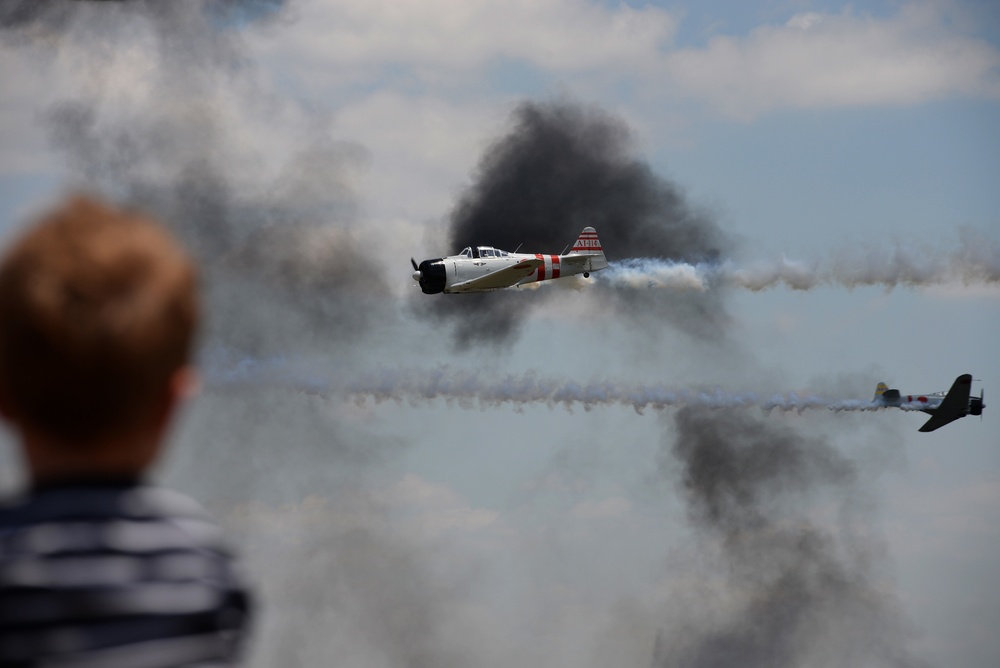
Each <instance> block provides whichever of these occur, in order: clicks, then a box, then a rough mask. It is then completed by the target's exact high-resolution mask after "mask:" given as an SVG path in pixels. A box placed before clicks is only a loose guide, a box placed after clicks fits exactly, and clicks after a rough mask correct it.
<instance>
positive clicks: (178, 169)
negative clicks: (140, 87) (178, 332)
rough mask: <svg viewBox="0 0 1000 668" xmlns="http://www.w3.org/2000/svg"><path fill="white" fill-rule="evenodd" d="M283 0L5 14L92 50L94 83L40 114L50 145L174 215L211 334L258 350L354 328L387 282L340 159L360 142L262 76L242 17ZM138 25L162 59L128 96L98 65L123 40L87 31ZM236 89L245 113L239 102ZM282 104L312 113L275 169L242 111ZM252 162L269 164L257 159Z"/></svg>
mask: <svg viewBox="0 0 1000 668" xmlns="http://www.w3.org/2000/svg"><path fill="white" fill-rule="evenodd" d="M283 5H284V3H283V2H278V1H276V0H273V1H263V0H246V1H242V2H237V1H236V0H203V1H196V2H184V3H173V2H171V3H163V2H151V1H147V0H137V1H135V2H127V3H117V2H116V3H107V2H73V1H68V0H63V1H56V0H53V1H52V2H40V3H35V2H31V3H15V5H14V6H12V7H11V8H8V9H7V11H6V12H5V13H4V14H3V22H4V25H5V26H7V27H8V28H9V29H11V30H13V31H19V32H20V33H21V34H23V35H25V36H27V37H28V38H31V37H32V36H33V35H37V34H43V33H44V34H47V35H49V37H51V36H52V35H58V39H56V40H54V43H55V44H57V45H59V47H60V48H69V49H77V50H80V51H81V52H83V53H85V54H86V55H87V57H89V58H92V59H93V61H94V65H93V68H92V71H91V72H90V76H91V77H92V79H93V80H94V81H95V82H96V83H97V84H98V85H96V86H91V87H90V88H89V92H87V93H85V94H81V95H79V96H76V97H73V98H69V99H65V100H63V101H61V102H59V103H57V104H56V105H54V106H53V107H52V108H50V109H48V110H46V111H44V113H42V114H41V118H42V119H43V122H44V123H45V124H46V125H47V128H48V130H49V135H50V138H51V142H52V145H53V146H54V147H55V149H56V150H57V151H58V152H60V153H61V154H62V155H64V156H65V158H66V162H67V164H68V166H69V168H70V172H71V174H72V175H73V178H74V180H75V181H77V183H78V184H80V185H83V186H84V187H86V188H89V189H93V190H98V191H100V192H103V193H105V194H107V195H109V196H111V197H113V198H115V199H118V200H121V201H125V202H127V203H129V204H131V205H134V206H136V207H138V208H140V209H143V210H146V211H151V212H152V213H154V214H156V215H157V216H158V217H159V218H160V219H161V220H163V221H164V222H165V223H167V224H168V225H169V226H170V227H172V228H173V230H174V231H175V232H176V233H177V234H178V235H179V236H180V237H181V239H182V240H183V241H184V242H185V243H186V244H187V246H188V247H189V248H190V249H191V250H192V251H193V253H194V254H195V255H196V256H197V258H198V259H199V260H200V264H201V268H202V274H203V282H204V284H205V288H206V291H207V294H208V297H209V300H208V301H209V307H208V308H207V309H206V311H207V313H208V323H207V324H208V338H209V342H210V344H212V345H214V346H216V347H225V348H227V349H233V348H235V349H237V350H240V351H243V352H245V353H246V354H248V355H257V356H260V355H268V354H274V353H275V352H276V351H289V350H291V351H298V352H316V351H317V350H323V349H324V348H325V347H328V346H329V344H330V342H338V343H340V344H344V343H349V342H351V341H357V340H359V339H360V338H362V337H363V335H364V333H365V331H366V330H367V329H368V327H369V325H370V323H371V322H372V319H371V316H372V314H374V313H375V312H377V311H379V310H380V309H384V308H385V304H386V302H387V301H388V297H389V292H388V289H387V288H386V286H385V284H384V283H382V282H381V280H380V277H379V275H378V274H377V273H376V274H374V275H371V273H370V272H365V271H363V270H362V267H360V266H359V265H360V260H359V258H361V257H363V254H362V253H361V252H359V249H358V244H357V241H356V236H357V232H356V230H357V223H358V221H357V209H358V207H357V202H356V199H355V196H354V193H353V192H352V190H351V187H350V185H349V184H348V182H349V180H350V179H348V178H345V174H350V173H351V172H352V171H358V170H360V169H361V168H362V167H363V165H364V162H365V159H366V157H365V152H364V150H363V149H362V148H360V147H358V146H355V145H351V144H349V143H347V142H342V141H335V140H333V139H332V137H331V132H330V127H329V123H328V122H327V121H326V120H325V119H324V118H322V116H321V115H320V114H318V113H316V112H307V111H305V110H303V109H302V108H299V107H295V105H293V104H291V103H289V102H287V101H284V100H279V99H276V98H274V97H273V96H269V95H268V94H267V93H265V92H263V91H261V90H260V88H259V85H258V84H257V81H256V79H255V72H254V68H253V65H252V63H250V62H249V61H248V59H247V58H246V57H245V55H244V52H243V51H244V49H243V46H242V43H241V36H240V34H239V31H238V30H236V29H235V28H236V27H237V26H240V27H242V26H243V25H244V24H245V23H246V22H248V21H250V20H260V21H268V20H271V18H272V17H273V16H275V15H276V14H277V11H278V10H280V9H281V7H282V6H283ZM96 38H99V39H96ZM129 40H133V41H132V42H131V44H138V45H139V46H140V47H144V51H145V53H146V54H147V55H152V57H153V58H154V61H153V62H154V63H155V69H154V70H153V72H152V73H151V74H149V75H148V76H146V77H145V80H146V82H148V84H149V86H150V90H149V94H148V95H145V96H143V95H141V94H140V95H134V96H132V97H131V98H129V99H128V100H127V101H126V102H125V103H124V104H123V103H122V102H121V101H120V99H119V98H117V97H116V96H120V95H121V93H120V92H118V91H117V90H116V82H114V81H112V80H111V79H110V77H111V76H113V75H110V74H107V75H105V74H102V72H101V71H100V70H101V67H100V66H101V65H102V64H103V63H105V62H106V59H107V58H114V57H115V55H114V53H113V50H112V53H111V54H110V55H109V53H108V52H107V50H106V48H105V47H102V48H90V47H89V46H88V45H89V44H90V43H91V41H94V42H95V43H99V44H103V45H105V46H107V45H118V44H123V43H128V42H129ZM123 57H124V56H123ZM82 60H83V61H86V60H87V58H83V59H82ZM227 105H228V108H227ZM237 105H239V106H240V107H241V108H240V109H239V111H238V112H237V114H239V113H242V114H244V116H242V117H240V116H239V115H234V112H233V111H232V109H233V108H234V107H236V106H237ZM278 111H285V112H288V113H289V114H290V115H291V116H292V118H294V120H296V121H298V122H299V123H300V124H301V126H302V127H303V128H304V129H297V130H296V134H297V136H295V138H294V139H291V140H288V141H287V143H288V144H289V145H288V146H285V147H283V148H285V149H286V151H285V155H286V156H287V157H286V158H285V159H284V161H283V164H281V165H280V166H279V167H278V168H277V169H274V168H273V166H271V165H267V162H268V161H269V160H270V161H272V162H273V159H271V158H270V157H269V156H267V155H266V154H265V153H263V152H262V151H261V150H258V149H257V148H256V147H254V146H253V145H249V146H248V143H247V141H246V139H245V134H247V130H246V128H244V127H241V124H242V123H246V122H251V123H253V122H257V123H263V124H265V125H266V119H267V118H268V115H269V114H274V113H277V112H278ZM230 124H232V125H234V126H235V127H233V128H230V127H229V126H230ZM274 130H276V131H278V132H279V133H280V132H283V133H285V134H286V135H291V133H290V132H289V131H288V128H287V127H286V128H280V127H279V128H274ZM241 133H242V135H241ZM272 135H273V133H272V130H271V129H270V128H269V131H268V133H267V135H265V136H266V137H267V139H268V141H272V142H273V141H279V142H280V141H281V140H275V139H274V137H273V136H272ZM255 162H256V163H259V164H260V165H261V166H262V167H263V166H267V167H268V168H269V169H270V173H272V174H273V176H271V177H270V178H267V177H261V176H259V175H257V174H254V173H253V170H252V169H250V168H248V165H252V164H254V163H255Z"/></svg>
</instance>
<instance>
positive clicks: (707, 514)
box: [653, 407, 923, 668]
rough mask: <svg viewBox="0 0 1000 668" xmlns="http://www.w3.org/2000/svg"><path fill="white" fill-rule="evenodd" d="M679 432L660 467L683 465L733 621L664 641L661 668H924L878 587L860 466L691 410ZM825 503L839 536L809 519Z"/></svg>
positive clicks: (759, 425)
mask: <svg viewBox="0 0 1000 668" xmlns="http://www.w3.org/2000/svg"><path fill="white" fill-rule="evenodd" d="M674 424H675V427H676V432H677V434H676V441H675V442H674V443H673V445H672V458H669V457H665V458H664V460H663V462H662V463H663V464H664V466H671V464H670V461H676V462H678V463H679V464H680V470H681V477H682V481H683V495H684V498H685V499H686V502H687V506H688V511H689V512H688V515H689V518H690V521H691V523H692V524H693V525H694V526H695V528H696V529H697V530H698V531H699V532H700V533H701V534H702V537H703V538H705V539H706V540H707V541H708V543H709V544H710V545H712V546H714V547H715V548H716V549H717V550H718V554H719V555H721V556H720V559H721V565H720V568H719V569H718V571H717V572H716V576H718V572H722V573H723V574H724V575H723V576H722V577H723V578H724V580H725V586H726V589H727V592H728V593H727V606H726V607H727V611H726V612H725V613H724V614H720V615H717V616H716V618H715V619H713V620H712V621H711V622H701V623H699V624H685V625H683V628H680V629H677V628H675V629H673V630H671V631H664V632H661V634H660V636H659V637H658V639H657V643H656V651H655V658H654V662H653V665H654V668H659V667H661V666H682V667H690V668H722V667H723V666H733V665H740V666H748V667H750V668H754V667H758V666H759V667H761V668H764V667H765V666H766V667H768V668H781V667H784V666H789V667H791V666H803V665H865V666H892V667H897V668H899V667H903V666H907V667H909V666H921V665H923V664H922V663H921V662H919V661H917V660H915V659H914V658H913V657H912V656H910V654H909V652H908V651H907V650H906V648H905V640H906V637H905V633H904V628H903V624H902V621H901V618H900V617H901V616H900V613H899V611H898V610H897V608H896V606H895V605H894V600H893V598H892V596H891V594H890V593H889V592H888V591H887V588H886V585H885V583H880V582H878V581H877V578H876V574H875V568H874V567H875V565H876V564H875V563H874V555H876V554H877V553H878V550H877V546H876V545H872V544H870V543H871V539H870V538H868V537H867V534H866V532H865V531H864V530H863V527H862V526H860V525H862V524H863V522H862V521H861V518H859V517H858V516H857V515H858V512H859V511H858V510H857V508H856V505H857V504H855V503H854V502H853V501H854V499H855V498H856V497H857V496H858V495H859V494H861V493H862V492H863V490H862V489H861V482H860V478H861V477H862V476H860V475H859V471H858V468H857V466H856V464H855V462H854V461H853V460H851V459H849V458H848V457H847V456H845V455H843V454H841V453H840V452H839V451H838V450H837V449H835V448H834V447H833V446H831V445H830V444H829V443H827V442H826V441H825V440H824V439H823V438H819V437H805V436H802V435H801V434H797V433H795V432H794V431H793V430H791V429H789V428H786V427H782V426H775V425H773V424H765V423H764V422H762V421H760V420H759V419H755V418H752V417H750V416H749V415H748V414H746V413H743V412H731V413H726V414H720V413H717V412H711V411H707V410H704V409H698V408H692V407H688V408H683V409H681V410H679V411H678V412H677V414H676V416H675V418H674ZM819 504H822V505H824V506H826V505H828V504H835V505H836V506H838V507H837V510H838V513H839V520H840V522H839V524H840V528H839V530H837V531H833V530H830V529H827V528H825V527H824V526H819V525H818V523H817V522H815V521H814V520H813V519H812V518H811V517H810V512H815V511H816V506H817V505H819Z"/></svg>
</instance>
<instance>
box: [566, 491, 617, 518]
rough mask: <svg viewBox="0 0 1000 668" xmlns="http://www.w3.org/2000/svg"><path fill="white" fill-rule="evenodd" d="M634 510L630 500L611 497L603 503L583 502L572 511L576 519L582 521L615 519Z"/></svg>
mask: <svg viewBox="0 0 1000 668" xmlns="http://www.w3.org/2000/svg"><path fill="white" fill-rule="evenodd" d="M631 509H632V504H631V503H630V502H629V500H628V499H626V498H623V497H620V496H611V497H608V498H606V499H604V500H603V501H581V502H580V503H578V504H576V505H575V506H573V509H572V510H571V511H570V512H571V513H572V514H573V516H574V517H576V518H578V519H582V520H594V519H615V518H618V517H621V516H622V515H625V514H626V513H627V512H629V511H630V510H631Z"/></svg>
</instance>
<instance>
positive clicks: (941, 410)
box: [872, 373, 986, 431]
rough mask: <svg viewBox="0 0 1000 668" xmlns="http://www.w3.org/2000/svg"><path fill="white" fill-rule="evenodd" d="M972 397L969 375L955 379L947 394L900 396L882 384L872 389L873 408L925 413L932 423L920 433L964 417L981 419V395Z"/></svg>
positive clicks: (984, 406)
mask: <svg viewBox="0 0 1000 668" xmlns="http://www.w3.org/2000/svg"><path fill="white" fill-rule="evenodd" d="M971 394H972V375H971V374H967V373H964V374H962V375H961V376H959V377H958V378H956V379H955V382H954V383H952V386H951V389H950V390H948V391H947V392H931V393H929V394H900V393H899V390H894V389H889V386H888V385H886V384H885V383H879V384H878V387H876V388H875V398H874V399H873V400H872V404H873V405H876V406H879V407H893V408H902V409H903V410H906V411H921V412H923V413H928V414H929V415H930V416H931V419H930V420H928V421H927V422H925V423H924V426H922V427H921V428H920V431H934V430H935V429H937V428H938V427H943V426H945V425H946V424H949V423H951V422H954V421H955V420H957V419H959V418H963V417H965V416H966V415H982V414H983V409H984V408H986V404H985V403H983V391H982V390H980V391H979V396H978V397H972V396H970V395H971Z"/></svg>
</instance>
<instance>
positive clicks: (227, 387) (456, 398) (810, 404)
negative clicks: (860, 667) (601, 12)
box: [205, 358, 926, 415]
mask: <svg viewBox="0 0 1000 668" xmlns="http://www.w3.org/2000/svg"><path fill="white" fill-rule="evenodd" d="M205 389H206V390H207V391H208V392H233V391H237V392H238V391H250V390H260V389H278V390H286V391H290V392H300V393H304V394H309V395H313V396H317V397H322V398H336V397H340V398H344V399H347V400H352V401H354V402H355V403H357V404H364V403H365V402H367V401H368V400H371V401H373V402H374V403H375V404H381V403H384V402H386V401H393V402H396V403H400V404H402V403H404V402H405V403H408V404H410V405H414V406H417V405H422V404H427V403H431V402H433V401H437V400H441V401H444V402H446V403H448V404H452V405H458V406H459V407H460V408H464V409H476V408H479V409H484V408H499V407H502V406H512V407H513V408H514V409H515V410H519V411H520V410H523V409H525V408H527V407H529V406H539V405H544V406H548V407H549V408H555V407H557V406H562V407H563V408H565V409H566V410H569V411H572V410H573V409H574V408H582V409H583V410H585V411H589V410H592V409H594V408H596V407H599V406H626V407H629V408H632V409H633V410H635V412H636V413H638V414H640V415H642V414H643V413H644V412H645V411H646V410H648V409H652V410H664V409H667V408H679V407H682V406H700V407H702V408H753V407H757V408H760V409H761V410H763V411H765V412H771V411H775V410H777V411H784V412H791V411H795V412H797V413H802V412H804V411H806V410H813V409H817V408H826V409H828V410H831V411H834V412H837V413H841V412H854V411H876V410H881V409H882V408H885V406H883V405H882V404H878V403H874V402H872V401H865V400H861V399H831V398H829V397H822V396H819V395H816V394H812V393H807V392H789V393H785V394H782V393H778V394H773V395H771V396H769V397H766V398H765V397H764V396H762V395H760V394H758V393H757V392H753V391H734V390H727V389H724V388H722V387H718V386H715V387H695V388H677V387H670V386H667V385H663V384H655V385H644V384H635V383H616V382H612V381H594V382H590V383H580V382H578V381H575V380H566V379H559V378H540V377H539V376H538V375H537V374H536V373H534V372H533V371H528V372H526V373H523V374H521V375H515V374H506V375H497V374H484V373H482V372H479V371H463V370H454V369H452V368H450V367H448V366H446V365H445V366H439V367H437V368H434V369H429V370H420V369H397V368H394V369H385V368H383V369H379V370H377V371H374V372H369V373H367V374H365V376H364V377H363V378H360V379H357V380H354V381H353V382H349V383H347V384H346V385H345V386H343V387H338V386H336V385H335V384H334V383H332V382H330V381H329V380H327V379H325V378H324V377H323V376H322V374H321V373H319V372H317V371H316V370H314V369H311V368H309V365H308V364H307V363H305V362H302V361H301V360H300V361H298V362H295V363H293V362H291V361H289V360H286V359H284V358H273V359H268V360H254V359H243V360H240V361H239V362H237V363H234V364H228V365H221V364H218V363H216V364H214V365H210V370H209V371H207V372H206V382H205ZM925 407H926V405H925V404H922V403H919V402H912V403H904V404H902V405H900V406H898V408H900V409H902V410H912V411H919V410H923V409H924V408H925Z"/></svg>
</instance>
